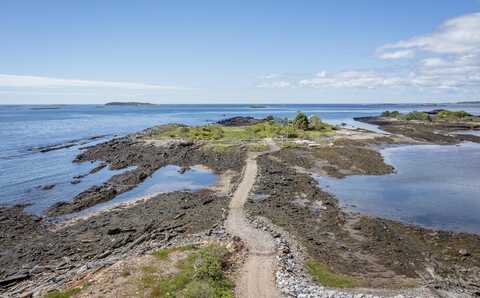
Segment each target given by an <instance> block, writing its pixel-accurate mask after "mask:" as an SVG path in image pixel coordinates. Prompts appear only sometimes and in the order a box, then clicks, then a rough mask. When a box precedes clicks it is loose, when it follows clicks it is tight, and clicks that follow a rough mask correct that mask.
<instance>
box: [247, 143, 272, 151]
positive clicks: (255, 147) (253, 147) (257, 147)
mask: <svg viewBox="0 0 480 298" xmlns="http://www.w3.org/2000/svg"><path fill="white" fill-rule="evenodd" d="M247 148H248V151H251V152H263V151H267V150H268V145H267V144H264V143H252V144H248V146H247Z"/></svg>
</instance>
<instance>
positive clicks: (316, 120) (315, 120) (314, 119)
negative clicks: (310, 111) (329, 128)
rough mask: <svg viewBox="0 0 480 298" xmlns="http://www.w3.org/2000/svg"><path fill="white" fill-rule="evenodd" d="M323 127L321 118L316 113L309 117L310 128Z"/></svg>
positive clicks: (317, 128)
mask: <svg viewBox="0 0 480 298" xmlns="http://www.w3.org/2000/svg"><path fill="white" fill-rule="evenodd" d="M323 127H324V125H323V122H322V120H320V117H318V116H317V115H313V116H311V117H310V128H311V129H313V130H322V129H323Z"/></svg>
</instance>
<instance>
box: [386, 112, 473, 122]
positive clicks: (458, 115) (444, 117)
mask: <svg viewBox="0 0 480 298" xmlns="http://www.w3.org/2000/svg"><path fill="white" fill-rule="evenodd" d="M381 116H382V117H389V118H396V119H399V120H407V121H411V120H417V121H459V120H462V121H474V122H478V121H480V117H477V116H473V115H471V114H469V113H467V112H465V111H449V110H442V111H439V112H438V113H437V114H436V115H429V114H427V113H425V112H418V111H413V112H410V113H407V114H401V113H400V112H398V111H385V112H383V113H382V115H381Z"/></svg>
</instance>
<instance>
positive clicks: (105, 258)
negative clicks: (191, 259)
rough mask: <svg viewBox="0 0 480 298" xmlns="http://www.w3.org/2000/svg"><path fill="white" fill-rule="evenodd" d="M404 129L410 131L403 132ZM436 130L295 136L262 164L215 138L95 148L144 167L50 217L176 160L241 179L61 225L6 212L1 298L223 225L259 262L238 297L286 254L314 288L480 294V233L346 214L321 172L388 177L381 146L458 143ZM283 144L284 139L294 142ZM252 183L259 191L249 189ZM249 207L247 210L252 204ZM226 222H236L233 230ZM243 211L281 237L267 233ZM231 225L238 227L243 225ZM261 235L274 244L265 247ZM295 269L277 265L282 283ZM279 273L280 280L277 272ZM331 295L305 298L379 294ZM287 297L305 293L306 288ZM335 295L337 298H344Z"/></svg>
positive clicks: (126, 141) (99, 154)
mask: <svg viewBox="0 0 480 298" xmlns="http://www.w3.org/2000/svg"><path fill="white" fill-rule="evenodd" d="M369 121H370V120H369ZM370 123H373V122H372V121H370ZM377 123H378V122H377ZM395 125H397V126H398V127H402V124H395ZM410 125H413V124H412V123H404V126H405V127H407V126H410ZM414 125H418V124H414ZM422 125H425V124H422ZM426 127H427V128H430V129H431V130H432V131H430V133H428V135H429V137H428V138H424V137H422V138H420V137H417V136H415V135H411V134H409V133H403V134H401V135H398V134H396V133H394V134H392V135H381V134H376V133H371V132H367V131H363V130H344V129H342V130H338V131H337V132H336V134H335V136H327V137H325V138H321V139H318V140H316V141H315V142H314V143H315V146H311V142H308V143H302V142H299V143H295V142H293V143H292V142H291V141H290V140H287V142H286V143H285V144H283V148H282V149H281V150H279V151H276V152H266V153H265V154H260V155H258V157H257V158H253V157H252V155H248V154H247V151H248V149H246V146H243V145H241V146H232V147H230V148H229V149H228V150H214V148H208V149H207V147H206V146H205V143H204V142H191V141H178V140H173V141H165V140H160V141H157V140H145V139H144V138H143V133H141V134H135V135H130V136H127V137H124V138H119V139H114V140H112V141H109V142H106V143H103V144H99V145H96V146H92V147H89V148H86V150H85V151H84V152H82V153H81V154H80V155H79V156H78V157H77V159H76V162H85V161H102V162H103V163H104V164H105V165H108V166H110V167H111V168H113V169H122V168H126V167H131V166H134V167H135V169H134V170H131V171H128V172H126V173H122V174H120V175H117V176H114V177H112V178H111V179H110V180H109V181H107V182H106V183H105V184H103V185H101V186H98V187H95V188H92V189H89V190H87V191H85V192H84V193H81V194H80V195H79V196H77V197H76V198H74V200H73V201H72V202H66V203H62V204H57V205H54V206H52V207H51V208H50V209H49V212H48V215H50V216H57V215H65V214H71V213H74V212H76V211H80V210H84V209H86V208H89V207H92V206H94V205H96V204H98V203H100V202H105V201H108V200H110V199H112V198H113V197H115V196H116V195H117V194H119V193H122V192H125V191H127V190H129V189H131V188H133V187H134V186H135V185H137V184H138V183H140V182H141V181H143V180H144V179H145V178H146V177H148V176H149V175H151V174H152V173H153V172H154V171H155V170H156V169H158V168H160V167H162V166H164V165H167V164H175V165H179V166H183V167H189V166H193V165H197V164H203V165H206V166H208V167H209V168H211V169H213V170H214V171H215V172H216V173H218V174H222V173H225V172H227V171H230V173H234V174H233V175H230V176H229V177H231V179H230V182H229V185H231V187H230V192H218V191H213V190H202V191H198V192H194V193H190V192H174V193H166V194H161V195H158V196H155V197H154V198H151V199H150V200H146V201H141V202H138V203H136V204H132V205H131V206H128V207H125V208H114V209H112V210H110V211H109V212H102V213H100V214H96V215H94V216H92V217H89V218H85V219H81V220H79V221H76V222H74V223H72V224H70V225H66V226H62V227H60V228H59V226H58V225H56V224H55V223H52V222H51V220H50V218H49V217H48V216H47V217H36V216H33V215H30V214H26V213H25V212H24V211H23V206H15V207H9V208H7V207H5V208H4V207H2V208H0V221H1V223H2V226H3V227H5V228H4V229H2V231H1V235H0V236H1V239H2V241H1V244H0V251H1V255H0V266H1V267H0V268H1V269H0V295H4V296H6V297H16V296H22V295H23V296H29V295H30V296H32V295H33V296H41V295H42V294H43V293H45V292H46V291H47V290H49V289H52V288H62V285H64V284H65V283H66V282H68V281H71V280H72V279H76V278H78V277H79V276H82V275H85V274H87V273H89V272H92V271H96V270H99V269H101V268H105V267H108V266H111V265H112V264H114V263H115V262H118V261H120V260H122V259H123V258H125V257H128V256H129V255H132V254H135V255H142V254H145V253H147V252H149V251H151V250H152V249H156V248H158V247H163V246H166V245H173V244H175V243H177V242H178V241H180V242H181V239H184V238H185V239H188V238H189V237H191V236H192V235H199V234H200V235H202V234H203V235H205V234H206V235H208V237H213V238H217V239H224V238H225V237H230V236H228V235H227V234H226V233H225V229H224V227H227V228H228V230H229V231H230V232H231V234H238V235H239V236H240V237H241V238H244V240H245V242H246V245H247V248H249V250H250V254H251V255H250V256H249V257H247V259H246V260H247V261H246V264H245V265H244V266H243V267H242V268H243V270H247V271H243V273H242V271H241V270H240V272H241V273H240V278H239V284H240V287H239V288H238V293H240V294H243V295H244V296H246V295H248V294H245V293H249V292H248V291H249V290H248V289H249V287H248V286H243V287H242V286H241V285H242V283H243V284H244V285H246V284H249V283H250V282H253V284H258V282H259V281H264V282H265V284H266V285H271V284H272V283H273V282H274V279H273V277H274V272H273V269H274V268H276V265H275V263H274V262H272V260H273V259H275V257H276V256H278V257H279V258H280V259H282V258H285V256H288V258H292V259H295V260H297V259H299V262H298V264H301V265H302V266H305V268H300V269H299V270H297V271H295V270H294V271H292V272H290V273H291V274H293V276H294V278H299V279H298V280H307V281H308V282H310V283H311V282H312V281H314V280H316V281H317V282H320V283H321V284H323V285H325V286H327V288H328V287H333V288H334V287H336V286H340V287H345V286H346V287H354V288H364V289H365V288H370V289H372V288H373V289H382V292H381V294H378V296H382V297H383V296H385V297H388V296H394V295H397V294H398V293H399V292H398V291H401V290H402V289H405V288H414V289H424V290H425V291H422V292H421V293H428V295H429V296H430V295H431V296H432V297H436V296H439V297H452V296H453V297H455V296H458V297H468V296H475V295H480V288H479V284H480V273H479V272H480V251H479V249H480V237H479V236H477V235H472V234H465V233H453V232H445V231H434V230H429V229H424V228H420V227H417V226H410V225H405V224H402V223H399V222H395V221H390V220H385V219H380V218H372V217H368V216H364V215H361V214H353V213H351V212H347V211H345V210H343V209H342V208H340V207H339V205H338V202H337V201H336V199H335V198H334V197H333V196H332V195H330V194H329V193H327V192H325V191H324V190H322V189H320V188H319V186H318V185H317V183H316V181H315V180H314V179H313V178H312V176H311V175H312V174H314V175H330V176H335V177H344V176H346V175H352V174H370V175H371V174H374V175H382V174H386V173H390V172H391V171H393V168H392V167H391V166H390V165H387V164H385V163H384V162H383V158H382V156H381V155H380V154H379V153H378V152H377V151H376V148H379V147H383V146H391V145H399V144H418V143H431V142H435V143H441V144H446V143H448V144H449V143H451V142H450V141H448V142H446V141H444V140H445V137H444V135H446V136H447V138H448V136H449V134H447V133H445V134H443V133H439V131H438V130H439V128H438V127H437V126H435V127H434V126H426ZM427 128H424V129H427ZM457 128H458V127H457ZM457 128H455V130H458V129H457ZM400 130H401V132H404V131H407V130H408V129H407V128H405V129H404V130H402V129H400ZM433 130H435V133H433ZM448 130H450V129H448ZM452 131H453V128H452ZM399 132H400V131H399ZM465 139H468V140H472V141H475V140H476V139H475V138H473V137H463V136H461V137H460V139H455V142H460V141H462V140H465ZM277 141H278V143H283V142H284V141H285V140H284V139H278V140H277ZM437 141H438V142H437ZM242 172H243V173H244V174H243V176H242ZM257 172H258V173H257ZM255 173H257V174H256V175H255ZM255 177H256V179H254V178H255ZM242 179H243V180H242ZM239 183H240V186H239V188H238V189H237V192H235V193H234V191H235V189H236V186H237V185H238V184H239ZM251 185H253V191H252V192H250V191H249V186H251ZM232 194H233V199H232V200H230V198H231V195H232ZM248 194H249V199H248V200H247V201H246V202H245V199H246V198H247V195H248ZM244 203H245V207H246V209H247V210H246V213H244V211H243V210H242V208H241V207H242V206H243V204H244ZM229 206H230V208H231V211H230V212H228V207H229ZM227 214H229V215H230V218H229V219H228V220H227V221H226V222H225V219H226V218H227ZM244 215H248V218H250V220H252V221H253V222H256V223H257V227H259V228H261V229H262V230H265V231H269V232H270V233H269V234H268V233H267V232H258V230H256V229H254V228H253V227H252V226H251V224H250V221H249V220H246V219H245V217H244ZM262 218H266V219H267V221H268V222H269V225H270V226H269V225H266V224H259V225H258V223H259V222H262V221H261V219H262ZM232 222H236V223H237V224H234V225H232ZM272 226H273V228H272ZM239 228H240V229H239ZM242 228H243V229H242ZM276 228H278V229H282V230H284V231H285V232H286V233H287V234H288V235H291V236H292V237H291V238H289V241H290V240H291V241H294V242H295V243H294V244H291V243H290V244H289V246H287V247H285V246H282V245H283V244H282V245H280V246H279V243H285V242H284V238H283V236H282V235H279V234H278V232H275V231H276ZM255 231H256V232H255ZM255 235H258V236H259V237H255ZM200 238H201V237H200ZM255 238H258V239H266V241H260V242H256V240H255ZM272 239H274V241H273V242H272ZM292 239H293V240H292ZM197 240H198V239H197ZM252 240H253V241H252ZM249 243H250V244H249ZM255 243H263V244H266V246H256V244H255ZM296 245H298V247H301V248H302V251H303V252H304V253H303V254H302V255H301V256H298V255H291V253H290V249H289V248H288V247H292V246H296ZM278 248H280V251H279V249H278ZM265 255H266V256H265ZM263 257H266V258H265V259H266V260H267V261H266V265H267V266H265V267H264V268H262V270H260V271H257V269H256V268H255V267H253V266H250V265H249V264H252V263H249V262H252V260H254V261H253V262H254V264H258V263H261V260H260V259H261V258H263ZM255 260H256V261H255ZM284 268H285V267H284V266H283V267H282V266H281V268H279V269H278V270H279V271H278V272H280V274H279V273H277V285H279V286H281V285H280V284H279V278H280V279H281V277H282V276H283V275H282V270H284ZM313 269H315V270H313ZM270 270H271V271H272V272H271V274H266V273H267V271H270ZM319 270H320V271H322V270H323V271H322V272H320V273H322V274H321V275H323V276H325V274H326V275H327V276H329V277H334V281H335V282H337V284H335V282H334V283H332V284H328V283H329V282H331V280H330V281H329V280H327V281H326V280H322V277H321V276H320V277H319V276H317V275H315V272H317V273H318V271H319ZM245 272H246V273H245ZM255 272H256V273H255ZM248 273H252V274H253V275H249V274H248ZM257 273H258V275H256V274H257ZM264 277H267V279H264ZM243 278H246V279H243ZM270 278H271V279H270ZM339 281H340V283H338V282H339ZM325 283H326V284H325ZM253 288H255V287H253ZM268 288H269V289H270V290H269V291H267V292H265V293H266V294H265V296H268V295H269V294H272V295H270V296H276V295H278V292H277V291H278V290H276V289H275V288H272V287H268ZM282 290H285V289H282ZM321 291H323V292H322V293H320V292H313V294H312V293H310V294H308V295H310V296H308V295H307V296H305V297H327V296H325V295H327V294H328V293H331V294H332V295H336V294H334V293H337V294H338V295H337V296H338V297H350V295H351V296H352V297H353V295H356V294H358V293H370V290H368V289H366V290H364V291H363V292H362V291H360V290H342V291H340V292H338V291H335V290H328V291H330V292H325V288H323V287H322V288H321ZM359 291H360V292H359ZM284 292H285V293H287V294H290V295H292V293H293V294H295V293H297V294H298V295H300V294H302V292H301V291H300V292H295V291H294V292H292V291H284ZM373 292H375V293H379V292H378V291H373ZM250 293H251V292H250ZM325 293H327V294H325ZM402 293H403V292H402ZM417 293H419V292H417ZM317 294H318V295H317ZM302 295H303V294H302ZM312 295H313V296H312ZM328 295H330V294H328ZM332 295H330V296H328V297H334V296H332ZM408 296H409V295H406V297H408ZM422 296H423V294H422ZM335 297H336V296H335Z"/></svg>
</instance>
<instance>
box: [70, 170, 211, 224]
mask: <svg viewBox="0 0 480 298" xmlns="http://www.w3.org/2000/svg"><path fill="white" fill-rule="evenodd" d="M181 172H182V171H181V167H179V166H174V165H167V166H165V167H162V168H160V169H158V170H157V171H155V173H153V174H152V175H151V176H150V177H148V178H146V179H145V180H144V181H143V182H142V183H140V184H139V185H137V186H136V187H135V188H133V189H131V190H129V191H127V192H124V193H122V194H120V195H118V196H116V197H115V198H113V199H112V200H110V201H108V202H105V203H101V204H97V205H95V206H94V207H91V208H88V209H85V210H83V211H81V212H78V213H75V214H71V215H68V216H65V217H64V218H63V219H69V218H74V217H81V216H85V215H89V214H92V213H94V212H98V211H101V210H105V209H109V208H112V207H115V206H118V205H122V204H126V203H133V202H135V201H138V200H141V199H147V198H151V197H154V196H155V195H158V194H161V193H167V192H174V191H197V190H200V189H203V188H207V187H209V186H212V185H214V184H215V182H216V181H217V177H218V176H217V175H216V174H214V173H213V171H211V170H210V169H207V168H205V167H202V166H193V167H191V168H189V169H188V170H186V171H185V172H184V173H181Z"/></svg>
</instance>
